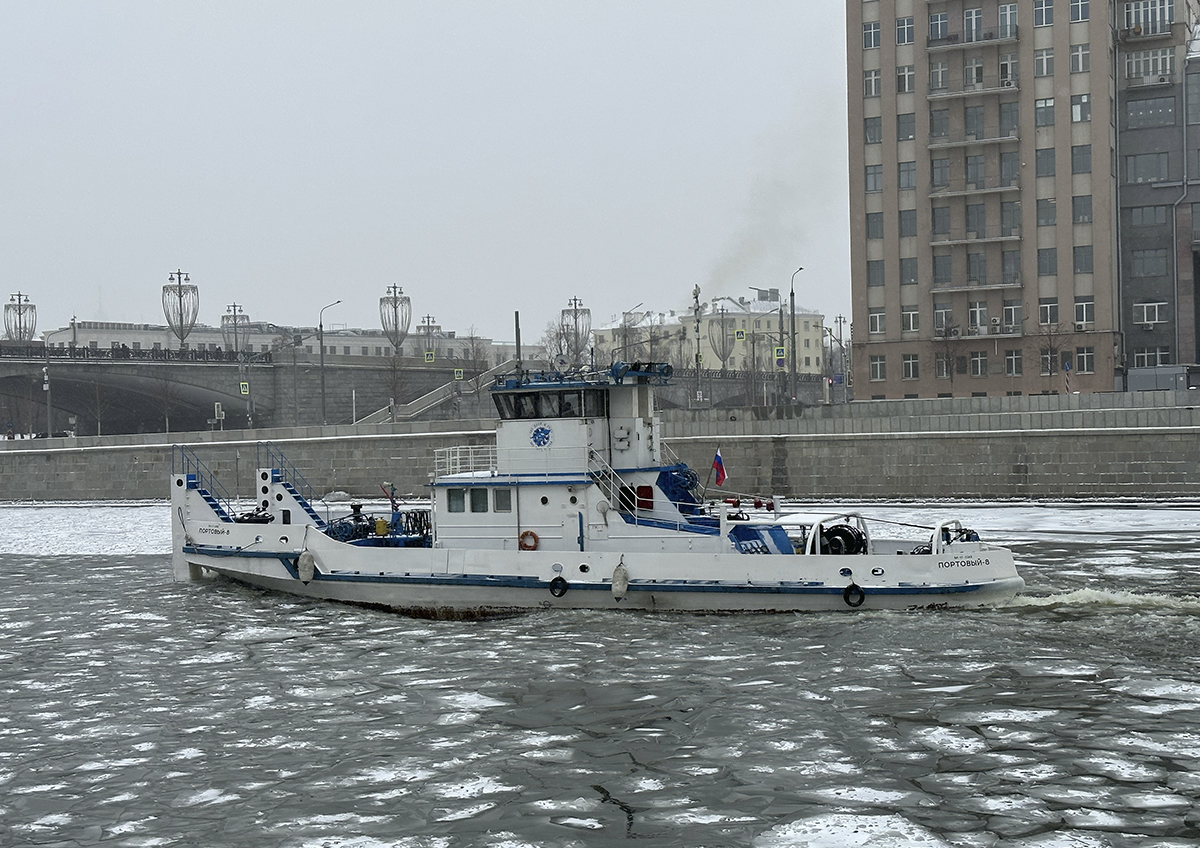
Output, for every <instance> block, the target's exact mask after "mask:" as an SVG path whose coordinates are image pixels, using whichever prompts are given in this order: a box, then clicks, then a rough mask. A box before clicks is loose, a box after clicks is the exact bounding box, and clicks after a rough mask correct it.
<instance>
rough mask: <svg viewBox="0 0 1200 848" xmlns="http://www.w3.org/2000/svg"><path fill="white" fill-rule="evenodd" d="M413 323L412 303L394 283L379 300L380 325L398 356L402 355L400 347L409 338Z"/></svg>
mask: <svg viewBox="0 0 1200 848" xmlns="http://www.w3.org/2000/svg"><path fill="white" fill-rule="evenodd" d="M411 321H412V301H410V300H409V299H408V295H406V294H405V293H404V289H402V288H400V287H399V286H397V285H395V284H394V283H393V284H392V285H391V286H389V287H388V290H387V294H385V295H384V296H383V297H381V298H379V323H380V324H381V325H382V326H383V334H384V335H385V336H387V338H388V341H389V342H391V343H392V350H394V351H395V352H396V356H399V355H400V345H402V344H404V340H405V339H406V338H408V326H409V322H411Z"/></svg>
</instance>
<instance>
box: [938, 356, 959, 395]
mask: <svg viewBox="0 0 1200 848" xmlns="http://www.w3.org/2000/svg"><path fill="white" fill-rule="evenodd" d="M953 373H954V369H953V368H952V367H951V365H950V354H948V353H938V354H935V355H934V358H933V376H935V377H937V378H938V379H945V378H948V377H950V376H951V375H952V374H953ZM938 397H942V396H941V395H938ZM946 397H950V396H949V395H946Z"/></svg>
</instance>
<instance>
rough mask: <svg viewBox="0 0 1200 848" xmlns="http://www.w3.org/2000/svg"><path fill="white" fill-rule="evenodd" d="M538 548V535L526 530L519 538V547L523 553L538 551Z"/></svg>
mask: <svg viewBox="0 0 1200 848" xmlns="http://www.w3.org/2000/svg"><path fill="white" fill-rule="evenodd" d="M537 546H538V534H537V533H534V532H533V531H532V530H526V531H525V532H524V533H522V534H521V535H520V536H518V537H517V547H519V548H520V549H521V550H523V551H536V550H537Z"/></svg>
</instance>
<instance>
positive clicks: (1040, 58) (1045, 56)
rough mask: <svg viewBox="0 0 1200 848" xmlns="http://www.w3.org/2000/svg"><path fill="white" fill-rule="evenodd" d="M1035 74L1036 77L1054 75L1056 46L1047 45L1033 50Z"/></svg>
mask: <svg viewBox="0 0 1200 848" xmlns="http://www.w3.org/2000/svg"><path fill="white" fill-rule="evenodd" d="M1033 75H1034V76H1035V77H1052V76H1054V48H1053V47H1046V48H1043V49H1042V50H1034V51H1033Z"/></svg>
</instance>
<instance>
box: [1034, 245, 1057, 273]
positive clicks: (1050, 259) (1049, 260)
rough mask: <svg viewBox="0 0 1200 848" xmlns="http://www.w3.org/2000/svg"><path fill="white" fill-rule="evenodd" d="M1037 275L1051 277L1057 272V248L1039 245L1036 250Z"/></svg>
mask: <svg viewBox="0 0 1200 848" xmlns="http://www.w3.org/2000/svg"><path fill="white" fill-rule="evenodd" d="M1037 260H1038V276H1039V277H1053V276H1054V275H1055V274H1057V273H1058V248H1057V247H1040V248H1038V252H1037Z"/></svg>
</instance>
